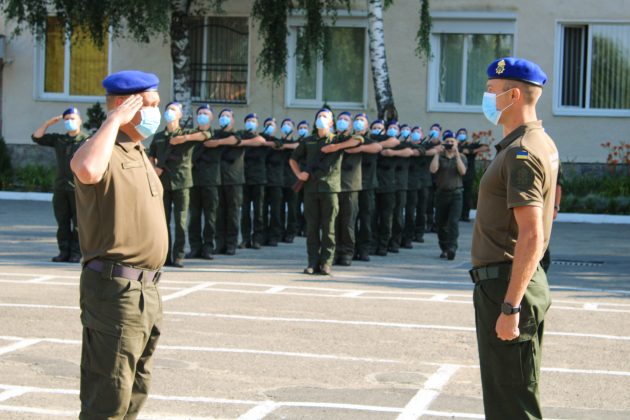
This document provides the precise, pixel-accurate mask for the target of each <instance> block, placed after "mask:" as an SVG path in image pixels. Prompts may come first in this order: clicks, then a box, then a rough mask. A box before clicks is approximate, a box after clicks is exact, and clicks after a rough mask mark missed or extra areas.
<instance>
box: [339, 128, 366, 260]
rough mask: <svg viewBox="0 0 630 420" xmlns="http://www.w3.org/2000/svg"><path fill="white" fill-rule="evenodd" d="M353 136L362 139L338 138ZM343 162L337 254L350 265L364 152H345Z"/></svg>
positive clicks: (340, 138) (340, 140) (340, 137)
mask: <svg viewBox="0 0 630 420" xmlns="http://www.w3.org/2000/svg"><path fill="white" fill-rule="evenodd" d="M351 138H354V139H360V140H361V144H362V143H363V141H364V140H363V137H361V136H357V135H352V136H349V135H339V136H337V140H338V141H339V142H344V141H346V140H349V139H351ZM342 156H343V158H342V162H341V192H340V193H339V214H338V215H337V226H336V228H335V232H336V248H335V250H336V256H335V260H337V262H338V263H339V264H343V265H350V263H351V262H352V258H353V257H354V245H355V228H356V222H357V215H358V213H359V191H361V188H362V180H363V176H362V172H361V169H362V167H361V164H362V162H363V153H354V154H350V153H343V155H342Z"/></svg>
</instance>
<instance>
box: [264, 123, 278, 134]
mask: <svg viewBox="0 0 630 420" xmlns="http://www.w3.org/2000/svg"><path fill="white" fill-rule="evenodd" d="M275 131H276V127H274V126H273V125H271V124H269V125H266V126H265V134H266V135H268V136H270V135H272V134H273V133H274V132H275Z"/></svg>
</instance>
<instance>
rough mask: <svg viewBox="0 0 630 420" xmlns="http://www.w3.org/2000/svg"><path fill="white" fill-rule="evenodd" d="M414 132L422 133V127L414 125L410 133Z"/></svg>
mask: <svg viewBox="0 0 630 420" xmlns="http://www.w3.org/2000/svg"><path fill="white" fill-rule="evenodd" d="M414 130H420V131H422V127H420V126H419V125H416V126H415V127H414V128H412V129H411V131H414Z"/></svg>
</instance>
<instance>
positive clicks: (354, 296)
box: [304, 290, 365, 298]
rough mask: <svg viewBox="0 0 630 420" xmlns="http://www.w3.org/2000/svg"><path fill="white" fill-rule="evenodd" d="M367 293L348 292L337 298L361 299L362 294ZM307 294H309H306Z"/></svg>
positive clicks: (359, 291)
mask: <svg viewBox="0 0 630 420" xmlns="http://www.w3.org/2000/svg"><path fill="white" fill-rule="evenodd" d="M364 293H365V292H363V291H361V290H354V291H350V292H346V293H344V294H342V295H339V296H335V297H344V298H358V297H361V295H362V294H364ZM304 294H307V293H304Z"/></svg>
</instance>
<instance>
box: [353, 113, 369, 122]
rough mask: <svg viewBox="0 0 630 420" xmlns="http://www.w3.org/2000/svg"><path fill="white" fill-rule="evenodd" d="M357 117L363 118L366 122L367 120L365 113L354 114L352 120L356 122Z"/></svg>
mask: <svg viewBox="0 0 630 420" xmlns="http://www.w3.org/2000/svg"><path fill="white" fill-rule="evenodd" d="M359 117H362V118H365V119H366V120H369V118H368V116H367V114H366V113H365V112H359V113H358V114H356V115H355V116H354V119H355V120H356V119H357V118H359Z"/></svg>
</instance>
